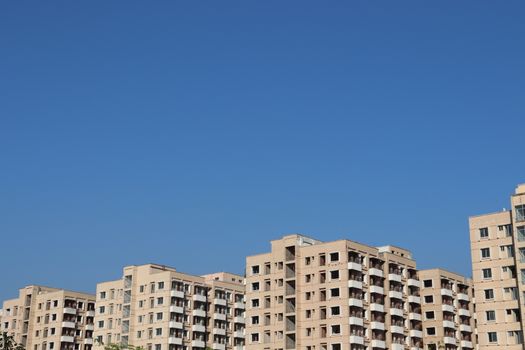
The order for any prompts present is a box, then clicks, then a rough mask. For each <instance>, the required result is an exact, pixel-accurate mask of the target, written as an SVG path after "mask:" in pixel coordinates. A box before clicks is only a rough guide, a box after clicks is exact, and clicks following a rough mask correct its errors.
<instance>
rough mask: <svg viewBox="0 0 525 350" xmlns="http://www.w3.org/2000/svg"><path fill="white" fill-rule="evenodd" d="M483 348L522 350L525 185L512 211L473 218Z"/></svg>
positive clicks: (474, 274) (474, 267) (514, 197)
mask: <svg viewBox="0 0 525 350" xmlns="http://www.w3.org/2000/svg"><path fill="white" fill-rule="evenodd" d="M469 227H470V242H471V258H472V278H473V281H474V292H475V295H476V319H477V332H478V339H479V349H480V350H488V349H494V348H497V346H498V345H504V346H505V349H508V350H518V349H519V350H522V349H523V348H524V345H523V343H524V342H523V330H524V327H523V326H524V324H523V322H524V321H523V319H524V317H525V308H524V303H525V184H522V185H519V186H518V187H517V188H516V190H515V193H514V194H513V195H512V196H511V198H510V210H503V211H500V212H496V213H490V214H485V215H479V216H472V217H470V218H469Z"/></svg>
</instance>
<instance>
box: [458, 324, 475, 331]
mask: <svg viewBox="0 0 525 350" xmlns="http://www.w3.org/2000/svg"><path fill="white" fill-rule="evenodd" d="M459 331H460V332H468V333H472V327H470V326H469V325H468V324H460V325H459Z"/></svg>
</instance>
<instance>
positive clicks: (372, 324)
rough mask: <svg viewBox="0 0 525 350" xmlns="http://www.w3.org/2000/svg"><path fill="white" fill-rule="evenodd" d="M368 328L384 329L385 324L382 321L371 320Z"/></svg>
mask: <svg viewBox="0 0 525 350" xmlns="http://www.w3.org/2000/svg"><path fill="white" fill-rule="evenodd" d="M370 328H372V329H377V330H380V331H384V330H385V324H384V323H383V322H378V321H372V322H370Z"/></svg>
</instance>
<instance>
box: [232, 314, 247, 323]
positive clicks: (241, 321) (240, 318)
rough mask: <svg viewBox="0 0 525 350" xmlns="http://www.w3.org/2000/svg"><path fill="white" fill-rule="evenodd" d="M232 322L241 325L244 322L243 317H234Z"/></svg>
mask: <svg viewBox="0 0 525 350" xmlns="http://www.w3.org/2000/svg"><path fill="white" fill-rule="evenodd" d="M233 322H234V323H242V324H244V323H245V320H244V317H242V316H235V317H234V318H233Z"/></svg>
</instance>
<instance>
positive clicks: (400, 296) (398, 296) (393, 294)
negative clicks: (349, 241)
mask: <svg viewBox="0 0 525 350" xmlns="http://www.w3.org/2000/svg"><path fill="white" fill-rule="evenodd" d="M388 296H389V297H390V298H391V299H399V300H403V293H401V292H396V291H395V290H391V291H390V292H388Z"/></svg>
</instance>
